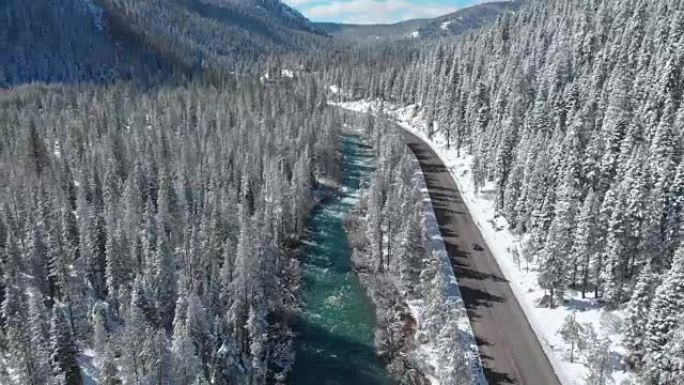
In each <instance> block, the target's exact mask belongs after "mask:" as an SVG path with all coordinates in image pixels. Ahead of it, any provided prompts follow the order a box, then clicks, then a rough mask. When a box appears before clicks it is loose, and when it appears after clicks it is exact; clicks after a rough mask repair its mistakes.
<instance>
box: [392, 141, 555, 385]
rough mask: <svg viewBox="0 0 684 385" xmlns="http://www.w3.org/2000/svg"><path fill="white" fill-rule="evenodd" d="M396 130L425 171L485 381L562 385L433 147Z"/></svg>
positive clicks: (529, 384) (493, 383) (528, 384)
mask: <svg viewBox="0 0 684 385" xmlns="http://www.w3.org/2000/svg"><path fill="white" fill-rule="evenodd" d="M398 129H400V130H401V131H402V132H403V133H404V136H405V137H406V141H407V144H408V146H409V147H410V148H411V150H412V151H413V153H414V154H415V155H416V157H417V158H418V161H419V162H420V166H421V168H422V170H423V175H424V176H425V182H426V184H427V187H428V191H429V193H430V198H431V199H432V204H433V206H434V209H435V215H436V216H437V222H438V223H439V227H440V231H441V233H442V236H443V238H444V242H445V244H446V248H447V252H448V253H449V257H450V258H451V263H452V266H453V268H454V272H455V273H456V278H457V279H458V285H459V288H460V289H461V293H462V295H463V299H464V301H465V305H466V308H467V311H468V317H469V318H470V323H471V324H472V327H473V331H474V332H475V338H476V340H477V345H478V347H479V349H480V355H481V357H482V364H483V366H484V371H485V376H486V377H487V380H488V381H489V383H490V384H492V385H495V384H519V385H560V381H559V380H558V378H557V377H556V374H555V373H554V370H553V368H552V367H551V364H550V363H549V360H548V358H547V357H546V354H545V353H544V351H543V349H542V347H541V345H540V343H539V341H538V339H537V337H536V335H535V334H534V332H533V331H532V328H531V327H530V324H529V323H528V321H527V318H526V317H525V314H524V313H523V311H522V309H521V308H520V305H519V304H518V301H517V299H516V298H515V296H514V295H513V292H512V291H511V287H510V285H509V284H508V281H507V280H506V279H504V276H503V274H502V273H501V270H500V269H499V266H498V264H497V263H496V260H495V259H494V257H493V256H492V254H491V252H490V251H489V249H488V248H487V245H486V243H485V241H484V239H483V238H482V235H481V234H480V231H479V229H478V228H477V226H476V225H475V222H474V221H473V218H472V217H471V216H470V213H469V211H468V207H467V206H466V204H465V202H463V198H462V196H461V192H460V191H459V190H458V187H457V186H456V183H455V182H454V180H453V178H452V176H451V174H450V173H449V170H448V169H447V167H446V166H445V165H444V163H442V161H441V159H440V158H439V156H437V154H435V152H434V151H433V150H432V148H430V146H428V145H427V144H426V143H425V142H423V141H422V140H421V139H419V138H418V137H416V136H414V135H413V134H411V133H409V132H407V131H405V130H404V129H402V128H399V127H398ZM474 245H480V246H481V247H482V250H481V251H477V250H475V249H474V248H473V246H474Z"/></svg>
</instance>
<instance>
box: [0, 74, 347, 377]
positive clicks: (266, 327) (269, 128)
mask: <svg viewBox="0 0 684 385" xmlns="http://www.w3.org/2000/svg"><path fill="white" fill-rule="evenodd" d="M311 86H312V83H306V82H303V83H298V84H292V85H291V86H290V87H263V86H261V85H259V84H256V83H249V82H247V83H239V84H235V83H230V82H228V83H227V84H223V85H222V86H221V87H220V88H215V87H212V86H209V85H203V84H192V85H189V86H187V87H186V88H180V89H176V88H171V89H166V88H162V89H160V90H158V91H155V92H154V93H147V94H140V93H138V92H136V91H135V89H134V88H131V87H129V86H113V87H108V88H90V87H79V88H75V89H74V88H60V87H40V86H30V87H25V88H21V89H17V90H15V91H13V92H10V93H9V94H5V95H3V96H2V100H0V103H1V105H2V108H1V109H0V111H2V112H1V118H0V122H2V123H1V124H2V129H1V132H2V134H1V139H0V154H2V157H1V159H0V162H1V163H2V166H0V169H1V170H2V171H1V173H2V176H1V178H2V180H3V181H5V182H4V183H3V188H2V192H1V194H0V195H1V197H2V198H1V204H0V207H1V209H0V212H1V213H2V214H1V215H0V218H1V220H0V223H1V225H0V234H2V237H0V238H2V242H1V243H0V254H1V256H2V262H3V263H2V268H1V269H2V281H1V285H0V297H1V298H0V299H1V300H2V307H1V308H2V330H3V338H2V341H3V343H2V346H1V348H2V353H3V354H2V359H0V364H1V365H0V366H1V371H0V382H1V383H3V384H22V385H25V384H33V385H44V384H80V383H81V377H80V376H81V374H80V370H79V366H78V362H77V358H78V354H79V352H82V351H83V349H85V348H92V349H93V350H94V351H95V352H96V354H97V355H98V356H99V357H100V358H101V359H102V360H103V362H102V373H101V378H100V383H102V384H108V385H109V384H152V383H154V384H183V385H185V384H204V383H215V384H245V383H249V384H265V383H267V382H269V383H271V382H273V381H281V380H282V379H283V378H284V377H285V375H286V374H287V373H288V371H289V369H290V367H291V364H292V360H293V349H292V339H291V338H292V332H291V327H292V325H291V323H292V319H293V317H294V314H293V313H292V311H293V309H296V307H297V306H296V290H297V286H298V277H297V262H296V259H294V258H293V257H294V255H293V254H292V252H291V251H288V250H291V249H290V247H291V246H292V245H295V244H296V241H297V239H298V238H299V237H300V236H301V235H302V234H303V231H304V228H305V223H306V218H307V215H308V210H309V209H310V208H311V205H312V203H313V200H312V195H311V189H312V187H313V186H314V185H315V184H316V183H317V181H319V180H331V181H334V180H336V179H337V178H338V175H339V170H338V167H339V165H338V163H339V162H338V159H337V158H336V157H337V156H338V155H337V153H338V144H337V142H338V140H339V138H338V134H337V125H336V117H335V116H334V115H333V113H332V112H331V111H330V110H327V109H322V108H321V106H322V105H324V101H323V100H322V99H320V98H315V96H312V95H315V92H307V89H308V88H309V87H311ZM309 91H310V90H309ZM298 95H309V97H304V96H301V97H300V96H298Z"/></svg>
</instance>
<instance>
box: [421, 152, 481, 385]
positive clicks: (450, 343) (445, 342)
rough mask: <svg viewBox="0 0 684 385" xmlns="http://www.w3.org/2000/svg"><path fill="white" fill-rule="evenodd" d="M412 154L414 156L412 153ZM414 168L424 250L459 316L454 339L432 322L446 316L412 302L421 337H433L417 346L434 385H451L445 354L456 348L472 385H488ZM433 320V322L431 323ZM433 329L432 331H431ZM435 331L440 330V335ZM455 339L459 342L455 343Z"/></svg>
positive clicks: (431, 210) (426, 195) (450, 309)
mask: <svg viewBox="0 0 684 385" xmlns="http://www.w3.org/2000/svg"><path fill="white" fill-rule="evenodd" d="M411 154H413V153H411ZM411 160H412V161H413V164H414V167H415V169H416V172H415V175H414V180H415V182H416V183H417V184H418V186H419V187H420V191H421V195H422V198H423V231H424V238H425V248H426V251H427V255H431V256H433V258H434V260H435V261H437V263H438V271H437V274H438V277H439V279H440V280H441V282H442V283H443V289H444V290H445V293H444V294H445V297H444V302H445V303H444V305H445V307H446V308H447V309H448V312H447V314H456V315H457V317H456V318H455V326H456V328H457V330H458V332H459V333H458V335H457V336H453V335H451V334H452V333H450V330H449V329H448V328H447V327H446V326H447V325H440V323H439V322H430V321H431V318H432V317H435V316H436V317H440V316H442V317H443V316H444V314H430V313H431V312H430V309H429V305H428V304H427V303H426V302H425V300H424V299H419V300H414V301H409V309H410V311H411V315H412V316H413V318H414V319H415V320H416V324H417V329H418V330H417V332H418V335H426V336H432V337H433V338H431V339H430V340H429V341H427V342H426V343H423V344H421V345H419V346H418V354H424V355H425V358H426V361H427V363H429V364H430V366H431V367H432V368H435V369H436V370H435V373H427V374H428V377H429V378H430V377H431V378H430V379H431V381H432V384H433V385H438V384H444V383H451V382H452V381H453V379H451V381H449V379H450V377H451V375H450V374H451V373H450V372H449V371H448V369H450V368H449V366H450V365H448V364H450V362H448V358H449V357H450V355H449V354H444V352H446V351H451V350H452V349H453V347H454V343H455V346H456V348H458V349H461V350H462V351H463V352H464V359H465V364H466V366H467V368H468V370H469V372H470V373H471V375H470V378H472V379H473V385H486V384H487V380H486V378H485V376H484V371H483V369H482V361H481V360H480V352H479V350H478V347H477V343H476V341H475V334H474V333H473V329H472V328H471V326H470V320H469V319H468V315H467V312H466V309H465V303H464V302H463V297H462V296H461V291H460V289H459V288H458V281H457V280H456V275H455V274H454V270H453V268H452V267H451V262H450V261H449V254H448V253H447V251H446V246H445V244H444V239H443V238H442V234H441V232H440V231H439V225H438V224H437V217H436V216H435V210H434V208H433V207H432V200H431V199H430V194H429V192H428V189H427V184H426V183H425V177H424V175H423V172H422V171H421V168H420V164H419V163H418V159H417V158H416V157H415V155H414V156H412V157H411ZM432 320H434V319H432ZM450 320H454V318H451V319H450ZM430 329H433V330H430ZM434 329H438V330H439V331H437V333H436V334H437V335H434V334H435V331H434ZM454 339H456V341H454Z"/></svg>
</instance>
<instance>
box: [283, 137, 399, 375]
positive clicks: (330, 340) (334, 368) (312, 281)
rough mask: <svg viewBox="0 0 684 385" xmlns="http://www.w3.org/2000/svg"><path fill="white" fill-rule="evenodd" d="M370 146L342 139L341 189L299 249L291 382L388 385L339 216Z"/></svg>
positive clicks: (365, 173)
mask: <svg viewBox="0 0 684 385" xmlns="http://www.w3.org/2000/svg"><path fill="white" fill-rule="evenodd" d="M372 159H373V155H372V150H371V149H370V148H368V147H367V146H365V145H364V144H363V142H362V141H361V139H360V138H359V137H357V136H351V135H346V136H345V137H344V140H343V174H344V177H343V188H342V189H341V191H342V193H341V194H340V196H338V197H335V198H334V199H331V200H328V201H324V202H323V203H321V204H320V205H319V206H318V207H317V208H315V209H314V211H313V212H312V215H311V218H310V223H309V232H310V234H309V238H308V241H307V243H306V245H305V247H304V249H303V253H302V257H301V261H302V265H301V268H302V288H301V292H300V296H301V297H300V298H301V307H302V312H301V317H300V320H299V322H298V332H299V333H300V335H299V337H298V339H297V346H296V351H297V356H296V360H295V366H294V370H293V373H292V375H291V376H290V384H291V385H388V384H391V381H390V379H389V376H388V374H387V372H386V370H385V366H384V364H383V363H382V362H381V361H380V359H379V358H378V357H377V356H376V354H375V348H374V346H373V329H374V328H375V314H374V309H373V305H372V303H371V302H370V300H369V298H368V297H367V296H366V294H365V292H364V290H363V288H362V287H361V285H360V283H359V281H358V279H357V277H356V275H355V274H354V272H353V270H352V262H351V251H350V249H349V244H348V242H347V234H346V232H345V230H344V218H345V216H346V215H347V214H348V213H349V212H350V211H351V210H352V209H353V208H354V206H355V205H356V203H357V202H358V200H359V195H358V194H359V188H360V186H361V184H362V182H363V181H364V180H366V179H367V178H368V177H370V174H371V172H372V168H371V165H372Z"/></svg>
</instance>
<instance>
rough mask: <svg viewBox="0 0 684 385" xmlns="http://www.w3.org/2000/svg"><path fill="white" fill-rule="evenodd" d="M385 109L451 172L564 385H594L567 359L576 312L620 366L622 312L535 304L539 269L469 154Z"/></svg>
mask: <svg viewBox="0 0 684 385" xmlns="http://www.w3.org/2000/svg"><path fill="white" fill-rule="evenodd" d="M338 105H340V106H341V107H343V108H346V109H349V110H354V111H359V112H367V111H369V109H370V110H374V109H375V108H376V107H377V104H374V103H370V102H368V101H357V102H346V103H341V104H338ZM384 108H385V112H386V113H388V114H389V115H390V116H391V117H393V118H395V119H396V121H397V123H398V124H399V125H400V126H402V127H403V128H404V129H406V130H409V131H410V132H413V133H414V134H417V135H419V136H420V137H422V138H423V139H424V140H425V141H426V142H427V143H429V144H430V145H431V146H432V147H433V148H434V149H435V151H436V152H437V153H438V154H439V156H440V157H441V158H442V160H443V161H444V163H445V165H446V166H447V167H449V169H450V170H451V174H452V175H453V177H454V180H455V181H456V183H457V184H458V186H459V189H460V190H461V193H462V195H463V199H464V200H465V202H466V204H467V205H468V208H469V211H470V213H471V215H472V216H473V218H474V219H475V221H476V223H477V225H478V227H479V228H480V230H481V232H482V235H483V236H484V238H485V240H486V242H487V245H488V246H489V248H490V250H491V251H492V253H493V254H494V256H495V258H496V260H497V262H498V264H499V267H500V268H501V270H502V271H503V273H504V275H505V276H506V279H507V280H508V281H509V282H510V284H511V288H512V290H513V292H514V293H515V295H516V297H517V299H518V302H519V303H520V305H521V307H522V309H523V311H524V312H525V314H526V316H527V318H528V320H529V321H530V324H531V325H532V328H533V330H534V331H535V333H536V334H537V337H538V338H539V340H540V341H541V344H542V346H543V348H544V350H545V352H546V354H547V356H548V357H549V360H550V361H551V364H552V365H553V367H554V370H556V373H557V374H558V377H559V378H560V380H561V382H562V383H563V384H564V385H585V384H586V385H592V384H587V383H586V381H585V380H584V378H585V377H586V374H587V368H586V367H585V364H586V361H585V358H584V357H583V356H582V355H581V354H580V356H579V357H576V361H575V363H570V362H569V359H568V352H569V346H568V345H567V344H565V343H564V342H563V341H562V339H561V337H560V335H559V334H558V331H559V330H560V328H561V325H562V323H563V321H564V320H565V318H566V316H568V315H569V314H571V313H572V312H576V317H577V321H578V322H581V323H588V324H591V325H592V326H593V327H594V329H595V330H596V332H597V334H598V335H599V337H607V338H609V339H610V340H611V342H612V344H611V350H612V351H613V352H614V355H615V357H616V361H619V358H620V355H621V354H623V353H624V347H623V346H622V343H621V338H620V333H619V330H618V329H619V325H620V324H621V320H622V317H623V314H622V312H621V311H612V312H609V311H605V310H604V309H603V308H602V307H601V306H600V305H599V304H598V303H597V302H596V301H594V300H593V299H591V298H586V299H582V298H581V295H580V294H579V293H573V292H568V294H567V301H566V303H565V304H564V305H563V306H559V307H557V308H555V309H549V308H543V307H538V306H537V305H536V304H537V303H538V301H539V300H540V299H541V298H542V296H543V295H544V290H543V289H541V287H539V284H538V281H537V270H536V266H535V265H534V263H532V264H529V266H528V265H527V264H526V263H525V262H524V261H525V258H524V256H523V255H522V252H521V249H522V248H521V246H520V245H521V238H520V236H518V235H516V234H513V233H512V232H511V231H509V226H508V223H507V222H506V220H505V219H504V218H502V217H495V215H494V201H493V199H492V197H493V193H494V190H493V186H490V185H487V186H485V187H484V188H483V189H482V190H481V191H480V192H476V191H475V189H474V187H473V183H472V176H471V169H470V164H471V161H470V160H471V157H470V156H468V155H467V154H461V155H462V156H461V157H458V156H457V155H456V152H455V151H453V150H449V149H447V148H446V145H445V143H446V140H445V138H444V137H443V136H441V135H440V133H439V130H437V133H436V134H435V135H434V137H433V138H432V140H428V139H427V138H426V137H425V135H424V132H423V131H424V128H425V127H426V124H425V122H424V121H423V119H422V115H421V113H420V111H418V110H417V109H416V108H415V107H414V106H409V107H403V108H400V107H390V106H388V105H387V104H384ZM515 250H517V252H518V255H519V257H518V258H514V257H513V255H514V253H513V251H515ZM519 261H520V262H519ZM613 379H614V383H615V384H629V383H633V382H635V381H634V376H633V375H632V374H631V373H630V372H627V371H625V370H623V369H621V368H618V369H617V370H616V371H615V372H613Z"/></svg>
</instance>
